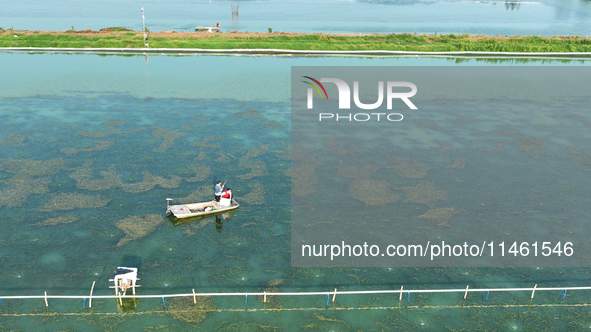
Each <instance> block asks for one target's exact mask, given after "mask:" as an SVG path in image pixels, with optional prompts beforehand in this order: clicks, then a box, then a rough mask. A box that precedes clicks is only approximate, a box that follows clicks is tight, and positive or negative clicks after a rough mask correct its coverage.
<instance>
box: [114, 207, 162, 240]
mask: <svg viewBox="0 0 591 332" xmlns="http://www.w3.org/2000/svg"><path fill="white" fill-rule="evenodd" d="M163 222H164V218H162V216H161V215H158V214H149V215H147V216H144V217H140V216H131V217H129V218H125V219H122V220H119V221H118V222H117V223H116V224H115V225H116V226H117V228H119V229H120V230H122V231H123V233H125V237H124V238H122V239H121V240H119V242H118V243H117V247H121V246H124V245H126V244H127V243H128V242H131V241H134V240H137V239H141V238H143V237H144V236H146V235H148V234H150V233H152V232H153V231H154V230H155V229H156V227H158V226H160V224H162V223H163Z"/></svg>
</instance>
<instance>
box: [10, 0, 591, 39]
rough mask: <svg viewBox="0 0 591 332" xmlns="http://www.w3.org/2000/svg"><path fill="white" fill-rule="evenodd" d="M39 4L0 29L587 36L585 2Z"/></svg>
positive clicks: (589, 5)
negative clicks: (219, 29) (214, 29)
mask: <svg viewBox="0 0 591 332" xmlns="http://www.w3.org/2000/svg"><path fill="white" fill-rule="evenodd" d="M231 3H232V2H230V1H217V0H213V1H182V0H175V1H151V2H143V1H133V0H125V1H113V0H108V1H87V0H85V1H68V0H58V1H36V0H24V1H17V2H11V3H10V4H6V5H3V6H2V9H1V10H0V24H1V26H2V27H4V28H10V27H14V28H15V29H26V30H58V31H63V30H69V29H71V28H72V27H73V28H74V29H76V30H84V29H93V30H97V29H101V28H106V27H110V26H127V27H131V28H133V29H134V30H141V29H142V20H141V18H142V17H141V12H140V9H141V8H142V7H143V8H144V9H145V16H146V26H147V27H148V28H149V29H150V30H152V31H162V30H164V29H167V30H169V31H170V30H188V31H192V30H193V29H194V27H195V26H214V25H215V24H216V23H218V22H219V23H220V24H221V25H222V31H232V30H238V31H251V32H252V31H256V32H267V30H268V28H272V29H273V30H274V31H286V32H313V33H318V32H323V33H403V32H409V33H414V32H417V33H440V34H441V33H444V34H448V33H454V34H462V33H469V34H483V35H501V36H503V35H542V36H553V35H578V36H589V35H591V24H590V23H591V2H589V1H587V0H545V1H542V0H530V1H525V0H515V1H507V0H505V1H502V0H491V1H477V0H466V1H459V0H384V1H379V0H357V1H354V0H352V1H340V0H327V1H310V0H304V1H279V0H269V1H265V0H252V1H236V2H235V4H239V10H238V17H237V18H236V17H234V18H233V16H232V15H233V14H232V7H231Z"/></svg>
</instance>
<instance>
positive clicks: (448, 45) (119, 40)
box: [0, 30, 591, 52]
mask: <svg viewBox="0 0 591 332" xmlns="http://www.w3.org/2000/svg"><path fill="white" fill-rule="evenodd" d="M15 35H16V36H17V37H14V36H15ZM148 43H149V45H150V48H202V49H233V48H237V49H240V48H241V49H254V48H260V49H290V50H331V51H366V50H388V51H418V52H435V51H436V52H446V51H481V52H591V38H589V37H559V36H557V37H538V36H527V37H521V36H514V37H500V36H496V37H495V36H474V35H467V34H464V35H453V34H451V35H413V34H389V35H354V34H342V35H333V34H295V33H236V32H233V33H187V32H181V33H179V32H158V33H150V34H149V38H148ZM0 47H76V48H88V47H92V48H95V47H108V48H126V47H127V48H142V47H144V46H143V34H142V33H141V32H124V31H121V32H116V31H90V30H87V31H67V32H47V31H42V32H37V31H13V30H6V31H4V32H0Z"/></svg>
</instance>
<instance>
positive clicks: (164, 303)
mask: <svg viewBox="0 0 591 332" xmlns="http://www.w3.org/2000/svg"><path fill="white" fill-rule="evenodd" d="M162 305H164V309H166V302H164V296H163V297H162Z"/></svg>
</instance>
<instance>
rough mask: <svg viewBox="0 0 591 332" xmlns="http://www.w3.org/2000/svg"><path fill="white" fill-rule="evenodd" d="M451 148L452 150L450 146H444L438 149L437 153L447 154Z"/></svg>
mask: <svg viewBox="0 0 591 332" xmlns="http://www.w3.org/2000/svg"><path fill="white" fill-rule="evenodd" d="M452 148H453V146H451V145H445V146H440V147H438V148H437V151H441V152H447V151H449V150H451V149H452Z"/></svg>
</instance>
